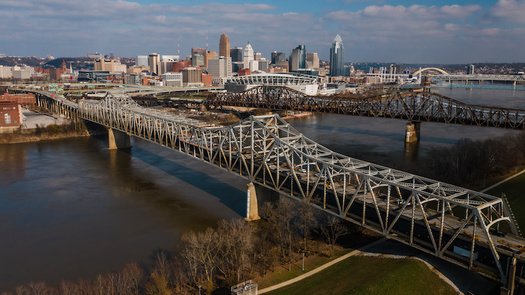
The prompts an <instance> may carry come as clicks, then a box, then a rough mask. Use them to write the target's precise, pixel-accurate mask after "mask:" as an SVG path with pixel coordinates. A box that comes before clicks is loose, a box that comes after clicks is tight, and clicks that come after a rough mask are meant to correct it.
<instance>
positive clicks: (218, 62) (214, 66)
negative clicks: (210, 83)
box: [208, 56, 233, 79]
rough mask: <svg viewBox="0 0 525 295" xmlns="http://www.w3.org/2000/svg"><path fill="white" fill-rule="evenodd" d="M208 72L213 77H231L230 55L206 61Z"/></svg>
mask: <svg viewBox="0 0 525 295" xmlns="http://www.w3.org/2000/svg"><path fill="white" fill-rule="evenodd" d="M208 74H210V75H212V77H213V79H215V78H229V77H232V76H233V74H232V59H231V57H223V56H220V57H218V58H215V59H211V60H209V61H208Z"/></svg>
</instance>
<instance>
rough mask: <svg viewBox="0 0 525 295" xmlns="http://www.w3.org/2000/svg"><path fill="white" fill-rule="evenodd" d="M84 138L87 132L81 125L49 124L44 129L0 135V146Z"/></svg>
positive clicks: (87, 134)
mask: <svg viewBox="0 0 525 295" xmlns="http://www.w3.org/2000/svg"><path fill="white" fill-rule="evenodd" d="M85 136H89V132H88V131H87V129H86V126H85V125H84V124H83V123H70V124H63V125H54V124H51V125H48V126H46V127H45V128H40V127H37V128H35V129H22V130H18V131H16V132H13V133H2V134H0V144H16V143H28V142H40V141H48V140H57V139H64V138H77V137H85Z"/></svg>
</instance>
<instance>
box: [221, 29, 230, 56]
mask: <svg viewBox="0 0 525 295" xmlns="http://www.w3.org/2000/svg"><path fill="white" fill-rule="evenodd" d="M219 56H224V57H230V38H228V35H226V34H222V35H221V40H220V41H219Z"/></svg>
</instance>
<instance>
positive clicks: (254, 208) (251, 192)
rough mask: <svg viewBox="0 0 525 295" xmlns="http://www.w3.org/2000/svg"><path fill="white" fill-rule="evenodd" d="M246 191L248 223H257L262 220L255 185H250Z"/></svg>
mask: <svg viewBox="0 0 525 295" xmlns="http://www.w3.org/2000/svg"><path fill="white" fill-rule="evenodd" d="M247 186H248V189H247V191H246V198H247V200H246V201H247V202H246V218H245V219H246V221H255V220H259V219H261V217H259V205H258V204H257V193H256V192H255V185H254V184H253V183H251V182H250V183H248V185H247Z"/></svg>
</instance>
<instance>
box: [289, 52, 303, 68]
mask: <svg viewBox="0 0 525 295" xmlns="http://www.w3.org/2000/svg"><path fill="white" fill-rule="evenodd" d="M300 55H301V49H299V48H294V49H292V53H291V54H290V58H289V59H288V61H289V63H290V67H289V69H290V71H291V72H293V71H296V70H298V69H299V68H300V66H299V65H300Z"/></svg>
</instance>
